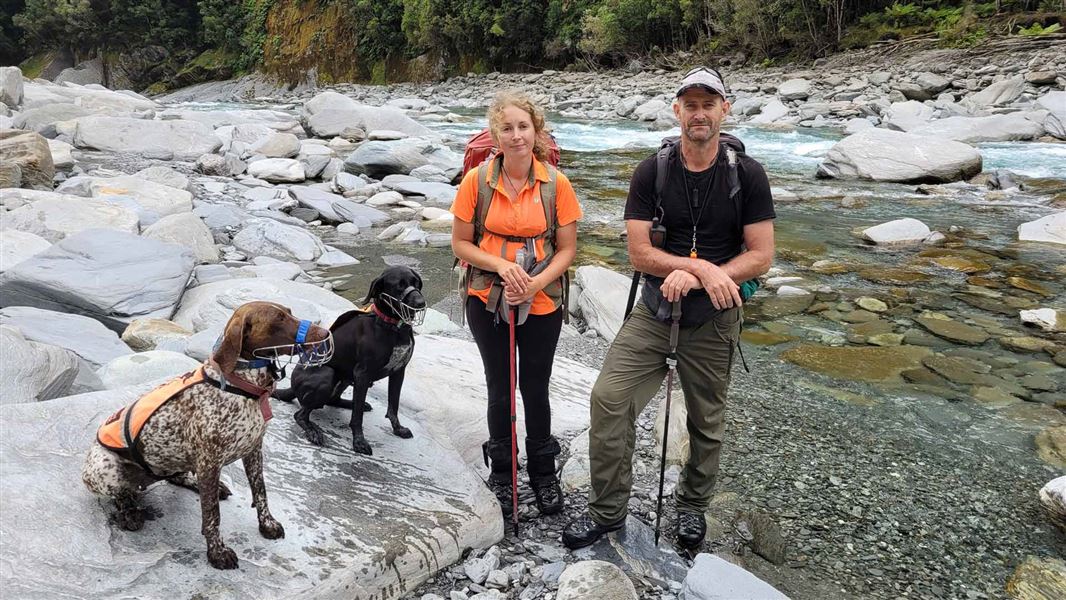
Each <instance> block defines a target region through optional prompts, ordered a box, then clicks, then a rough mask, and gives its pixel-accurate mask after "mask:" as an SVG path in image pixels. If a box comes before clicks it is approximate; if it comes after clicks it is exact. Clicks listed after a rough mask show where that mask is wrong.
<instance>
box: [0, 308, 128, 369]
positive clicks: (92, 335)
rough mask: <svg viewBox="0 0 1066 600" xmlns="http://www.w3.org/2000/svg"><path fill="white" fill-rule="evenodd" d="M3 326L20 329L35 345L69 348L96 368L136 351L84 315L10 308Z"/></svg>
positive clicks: (2, 315) (2, 313)
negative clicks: (37, 343)
mask: <svg viewBox="0 0 1066 600" xmlns="http://www.w3.org/2000/svg"><path fill="white" fill-rule="evenodd" d="M0 324H4V325H9V326H12V327H17V328H18V329H19V331H21V332H22V335H23V336H25V338H26V339H27V340H30V341H32V342H39V343H41V344H50V345H53V346H59V347H60V348H66V349H67V350H70V351H71V352H73V353H74V354H76V355H78V357H79V358H81V359H82V360H84V361H85V362H86V363H88V364H89V366H90V367H92V368H93V369H98V368H100V367H101V366H102V365H104V364H107V363H108V362H110V361H112V360H114V359H115V358H118V357H119V356H125V355H127V354H132V352H133V351H132V350H130V348H129V346H127V345H126V344H125V343H124V342H123V341H122V340H120V339H119V337H118V335H117V334H116V333H115V332H114V331H111V330H110V329H108V328H107V327H104V326H103V324H101V323H100V322H99V321H97V320H96V319H92V318H89V317H84V316H82V315H73V314H67V313H61V312H56V311H53V310H45V309H42V308H34V307H32V306H8V307H6V308H2V309H0Z"/></svg>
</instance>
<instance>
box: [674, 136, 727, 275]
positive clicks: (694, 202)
mask: <svg viewBox="0 0 1066 600" xmlns="http://www.w3.org/2000/svg"><path fill="white" fill-rule="evenodd" d="M678 155H679V156H680V157H681V172H682V174H683V175H684V178H685V199H686V200H687V202H686V203H685V204H687V205H688V214H689V218H690V219H692V248H691V249H690V250H689V251H688V256H689V258H699V254H698V253H697V252H696V227H697V226H699V223H700V221H701V220H702V219H703V209H705V208H707V205H708V204H710V202H709V201H710V199H711V188H713V187H714V175H715V172H716V171H717V170H718V157H717V156H716V157H715V159H714V162H713V163H711V167H710V169H708V170H709V171H710V174H709V175H708V177H707V189H706V190H705V191H704V192H703V201H702V202H700V197H699V190H698V189H697V190H695V193H696V195H695V196H693V195H692V189H691V188H690V187H689V177H688V165H686V164H685V156H684V155H683V154H681V153H678ZM694 206H698V207H699V212H698V213H695V212H693V207H694Z"/></svg>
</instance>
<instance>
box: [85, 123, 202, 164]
mask: <svg viewBox="0 0 1066 600" xmlns="http://www.w3.org/2000/svg"><path fill="white" fill-rule="evenodd" d="M221 145H222V142H220V141H219V139H218V138H217V137H216V136H215V134H214V132H213V131H212V130H211V129H210V128H209V127H207V126H206V125H204V124H202V123H198V122H195V121H182V120H172V121H154V120H148V119H129V118H123V117H98V116H92V117H83V118H80V119H78V120H77V130H76V132H75V134H74V146H75V147H77V148H89V149H92V150H101V151H104V152H113V153H128V154H140V155H143V156H145V157H148V158H158V159H162V160H196V158H197V157H199V156H200V155H201V154H208V153H211V152H214V151H215V150H217V149H218V148H219V147H220V146H221Z"/></svg>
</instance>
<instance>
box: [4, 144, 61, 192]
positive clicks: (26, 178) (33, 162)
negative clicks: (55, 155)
mask: <svg viewBox="0 0 1066 600" xmlns="http://www.w3.org/2000/svg"><path fill="white" fill-rule="evenodd" d="M0 156H2V157H3V162H4V165H5V166H10V165H17V166H18V170H19V172H20V173H21V177H20V178H19V181H18V182H8V183H7V184H6V185H4V184H3V183H0V185H4V187H27V188H31V189H35V190H45V191H51V190H52V178H53V177H55V174H56V168H55V163H54V162H52V150H51V148H49V146H48V140H46V139H44V137H42V136H41V135H40V134H38V133H33V132H30V131H21V130H18V129H4V130H0Z"/></svg>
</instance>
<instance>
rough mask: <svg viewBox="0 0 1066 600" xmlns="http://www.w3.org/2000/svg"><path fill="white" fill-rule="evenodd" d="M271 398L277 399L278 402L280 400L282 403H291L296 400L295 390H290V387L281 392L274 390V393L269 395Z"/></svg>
mask: <svg viewBox="0 0 1066 600" xmlns="http://www.w3.org/2000/svg"><path fill="white" fill-rule="evenodd" d="M271 396H273V397H274V398H277V399H278V400H281V401H282V402H292V401H293V400H295V399H296V390H294V389H292V388H291V387H290V388H285V389H283V390H274V393H273V394H271Z"/></svg>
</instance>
